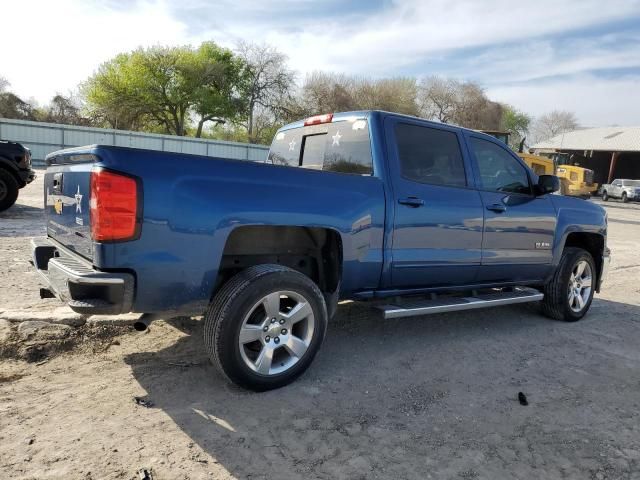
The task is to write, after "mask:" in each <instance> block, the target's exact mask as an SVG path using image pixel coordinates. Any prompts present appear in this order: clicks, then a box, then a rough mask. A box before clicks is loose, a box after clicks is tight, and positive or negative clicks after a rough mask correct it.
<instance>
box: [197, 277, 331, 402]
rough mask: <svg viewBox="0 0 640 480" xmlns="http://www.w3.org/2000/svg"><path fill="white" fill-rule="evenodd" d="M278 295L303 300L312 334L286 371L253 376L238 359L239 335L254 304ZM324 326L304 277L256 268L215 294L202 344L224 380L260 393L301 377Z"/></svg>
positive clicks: (320, 304) (314, 291)
mask: <svg viewBox="0 0 640 480" xmlns="http://www.w3.org/2000/svg"><path fill="white" fill-rule="evenodd" d="M282 290H286V291H291V292H294V293H296V294H298V295H301V296H302V297H304V299H305V300H306V301H307V303H308V304H309V306H310V307H311V310H312V312H313V316H314V328H313V334H312V336H311V340H310V343H309V345H308V347H307V350H306V351H305V353H304V354H303V355H302V356H301V358H299V359H298V360H297V362H296V363H295V364H293V365H292V366H291V367H290V368H289V369H288V370H285V371H284V372H282V373H277V374H269V375H264V374H259V373H257V372H256V371H254V370H252V369H251V368H250V367H249V366H248V365H247V364H246V363H245V360H243V357H242V353H241V352H240V349H241V348H242V347H240V345H239V335H240V330H241V328H242V324H243V320H244V318H245V316H246V315H248V314H249V313H250V312H251V310H252V308H254V307H255V305H256V303H257V302H260V300H261V299H262V298H263V297H265V296H266V295H268V294H269V293H271V292H276V291H282ZM327 322H328V316H327V308H326V305H325V301H324V298H323V296H322V292H321V291H320V289H319V288H318V287H317V285H316V284H315V283H314V282H313V281H312V280H311V279H310V278H309V277H307V276H306V275H303V274H302V273H300V272H297V271H295V270H292V269H290V268H287V267H283V266H281V265H258V266H255V267H250V268H248V269H246V270H243V271H242V272H240V273H238V274H237V275H235V276H234V277H233V278H231V279H230V280H229V281H228V282H227V283H226V284H225V285H224V286H223V287H222V288H221V289H220V291H219V292H218V293H217V294H216V295H215V297H214V299H213V301H212V302H211V304H210V305H209V308H208V310H207V313H206V315H205V325H204V343H205V346H206V349H207V352H208V354H209V357H210V358H211V361H212V362H213V364H214V365H215V366H216V367H217V368H218V369H219V370H220V372H222V373H223V374H224V375H225V376H226V377H227V378H228V379H229V380H230V381H232V382H233V383H235V384H237V385H239V386H241V387H244V388H247V389H250V390H254V391H258V392H260V391H265V390H271V389H274V388H280V387H283V386H285V385H287V384H289V383H291V382H293V381H294V380H295V379H296V378H298V377H299V376H300V375H301V374H302V373H304V371H305V370H306V369H307V368H308V367H309V365H310V364H311V362H312V361H313V359H314V357H315V355H316V353H317V352H318V350H319V349H320V346H321V345H322V341H323V340H324V336H325V333H326V330H327ZM265 328H266V327H265ZM291 334H292V335H293V332H291ZM263 348H264V347H263Z"/></svg>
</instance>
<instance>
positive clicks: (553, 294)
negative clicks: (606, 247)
mask: <svg viewBox="0 0 640 480" xmlns="http://www.w3.org/2000/svg"><path fill="white" fill-rule="evenodd" d="M595 272H596V267H595V263H594V261H593V257H592V256H591V254H590V253H589V252H587V251H586V250H583V249H582V248H575V247H567V248H565V249H564V252H562V258H561V259H560V264H559V265H558V268H557V269H556V271H555V273H554V274H553V278H552V279H551V281H549V283H547V284H546V285H545V287H544V299H543V300H542V312H543V313H544V314H545V315H547V316H548V317H551V318H554V319H556V320H564V321H566V322H575V321H578V320H580V319H581V318H582V317H584V316H585V314H586V313H587V311H588V310H589V307H590V306H591V301H592V300H593V294H594V291H595V290H594V287H595V282H596V276H595Z"/></svg>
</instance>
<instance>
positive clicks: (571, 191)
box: [483, 130, 598, 197]
mask: <svg viewBox="0 0 640 480" xmlns="http://www.w3.org/2000/svg"><path fill="white" fill-rule="evenodd" d="M483 133H486V134H487V135H491V136H492V137H495V138H497V139H498V140H500V141H502V142H504V143H506V144H507V145H509V132H502V131H496V130H489V131H488V130H483ZM523 147H524V139H523V140H522V142H520V148H519V149H518V152H517V154H518V156H519V157H520V158H521V159H522V160H524V162H525V163H526V164H527V165H529V168H531V170H533V172H534V173H535V174H536V175H556V176H557V177H559V178H560V193H562V195H570V196H572V197H589V196H591V195H592V194H593V193H594V192H596V191H597V190H598V184H597V183H593V170H589V169H588V168H583V167H578V166H577V165H569V164H567V163H566V162H568V161H569V158H568V157H567V155H566V154H561V153H555V152H553V153H551V152H550V153H544V154H542V155H534V154H532V153H524V152H523V151H522V150H523Z"/></svg>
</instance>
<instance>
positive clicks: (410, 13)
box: [0, 0, 640, 124]
mask: <svg viewBox="0 0 640 480" xmlns="http://www.w3.org/2000/svg"><path fill="white" fill-rule="evenodd" d="M383 5H384V6H383V7H381V8H380V9H377V10H375V11H374V10H371V11H367V10H366V9H365V10H363V11H358V8H356V7H354V4H346V3H344V2H343V1H340V0H326V1H324V2H318V1H317V0H313V1H312V0H304V1H293V0H282V1H280V2H277V3H273V2H264V1H259V0H245V1H241V0H220V1H217V2H210V1H207V0H174V1H170V0H140V1H127V0H57V1H55V2H54V1H50V0H40V1H38V0H20V1H14V0H11V1H6V2H3V7H2V14H3V17H4V18H11V19H16V18H17V19H22V21H10V22H6V23H4V24H3V38H4V39H14V40H13V41H11V42H7V41H6V40H5V41H3V43H2V45H1V46H0V58H1V59H2V63H1V64H0V75H3V76H6V77H7V78H8V79H9V80H10V81H11V83H12V86H13V89H14V90H15V91H16V92H17V93H18V94H20V95H21V96H23V97H26V98H29V97H32V96H34V97H35V98H36V99H37V100H38V101H40V102H46V101H48V100H49V99H50V98H51V96H52V95H53V94H55V93H56V92H57V91H61V92H66V91H68V90H70V89H73V88H75V87H76V86H77V85H78V83H79V82H81V81H83V80H84V79H86V78H87V77H88V76H89V75H90V74H91V73H92V72H93V71H94V70H95V69H96V68H97V67H98V65H99V64H100V63H101V62H103V61H105V60H107V59H109V58H111V57H113V56H114V55H115V54H116V53H119V52H122V51H128V50H131V49H134V48H136V47H138V46H149V45H154V44H165V45H167V44H185V43H192V44H196V43H199V42H200V41H202V40H206V39H213V40H215V41H217V42H219V43H221V44H222V45H225V46H229V47H231V46H233V45H234V44H235V42H236V41H237V40H239V39H244V40H249V41H257V42H268V43H271V44H273V45H274V46H276V47H277V48H279V49H280V50H281V51H283V52H285V53H286V54H287V55H289V58H290V65H291V67H292V68H294V69H295V70H297V71H298V72H299V73H301V74H304V73H306V72H309V71H312V70H317V69H323V70H334V71H340V72H346V73H353V74H362V75H374V76H387V75H402V74H403V73H406V72H410V73H411V74H421V73H424V74H434V73H440V74H443V75H452V76H455V77H458V78H462V79H475V80H478V81H480V82H481V83H483V84H484V85H486V86H487V87H488V89H489V92H490V93H491V94H493V95H496V96H497V98H498V99H505V100H508V99H513V100H509V101H512V103H514V104H516V105H519V106H521V108H530V109H531V111H532V112H534V113H538V111H539V110H540V108H539V106H540V105H545V106H546V105H549V107H550V108H548V109H551V108H559V109H569V110H575V111H576V113H577V114H578V116H579V117H580V119H581V121H583V122H584V123H592V124H603V123H604V124H606V123H613V122H616V121H617V122H619V123H623V120H621V119H622V118H624V119H627V120H629V121H631V120H632V119H633V117H634V113H635V112H637V111H638V110H637V108H636V109H635V112H634V111H632V110H631V109H630V107H629V105H630V104H633V101H631V102H622V101H618V100H616V101H614V102H613V104H614V105H615V106H616V107H615V108H612V107H607V105H608V104H609V102H608V101H607V98H608V97H609V96H610V95H611V94H610V93H609V90H610V89H607V88H606V86H607V85H612V86H613V85H621V82H622V84H624V86H625V88H632V89H633V90H635V91H637V90H638V87H640V83H639V82H638V78H637V77H635V78H634V77H628V78H626V79H624V80H621V79H618V80H605V79H602V78H600V79H598V78H596V77H592V76H590V75H591V74H590V72H592V71H593V70H597V69H600V68H602V67H603V66H604V67H606V68H609V69H610V68H619V69H620V68H626V69H639V68H640V54H638V52H639V51H640V48H638V47H639V45H640V38H638V37H640V36H639V35H637V34H636V35H635V37H633V36H632V35H630V34H627V36H626V37H624V38H623V37H622V36H621V35H617V34H616V33H615V32H614V33H613V34H611V33H610V34H607V35H604V34H603V35H601V36H595V37H594V36H593V35H586V33H588V32H591V31H593V29H594V28H598V26H608V27H607V28H608V29H609V30H611V29H612V27H611V25H615V24H616V22H622V21H629V19H632V18H636V19H638V18H640V0H610V1H608V2H607V3H606V4H603V3H602V2H601V0H566V1H561V2H559V1H557V0H538V1H537V2H535V3H533V2H513V1H512V0H491V1H485V2H478V1H475V0H458V1H457V2H452V1H451V0H425V1H421V0H407V1H402V2H401V1H399V0H397V1H391V2H387V3H383ZM580 31H582V32H583V34H577V33H575V32H580ZM568 32H574V35H572V36H569V37H566V38H567V39H566V40H564V41H563V42H558V41H557V38H558V36H559V35H562V34H565V33H568ZM470 52H473V54H472V53H470ZM427 70H428V71H427ZM585 75H586V76H585ZM548 76H559V78H558V79H556V80H554V81H553V82H551V83H550V82H549V81H546V82H544V83H542V84H538V83H535V82H532V80H534V79H541V78H544V77H548ZM616 82H617V83H616ZM578 91H579V92H583V93H585V94H586V95H588V97H585V98H588V99H589V100H591V102H592V103H593V104H598V105H600V106H601V107H602V108H603V109H604V110H602V111H601V114H600V115H597V114H596V113H597V112H596V111H592V108H591V107H590V106H589V105H586V104H585V103H590V102H585V101H583V102H577V101H573V100H571V99H572V98H573V96H572V95H571V94H572V92H578ZM543 92H544V93H543ZM559 92H563V94H560V93H559ZM594 95H602V96H601V97H597V98H594ZM534 99H535V100H534ZM551 99H553V100H551ZM515 100H517V101H515ZM526 106H530V107H526ZM545 108H546V107H545ZM617 108H619V109H620V110H616V109H617ZM597 117H599V118H600V119H601V121H600V122H598V121H597ZM627 120H625V122H626V121H627ZM633 123H639V122H638V120H635V121H634V122H633Z"/></svg>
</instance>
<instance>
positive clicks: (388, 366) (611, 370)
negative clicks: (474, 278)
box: [0, 179, 640, 479]
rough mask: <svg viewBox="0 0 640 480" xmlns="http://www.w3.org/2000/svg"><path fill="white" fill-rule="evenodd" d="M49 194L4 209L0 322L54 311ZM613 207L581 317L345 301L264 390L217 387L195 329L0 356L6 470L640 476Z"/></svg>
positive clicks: (633, 300)
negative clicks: (389, 312)
mask: <svg viewBox="0 0 640 480" xmlns="http://www.w3.org/2000/svg"><path fill="white" fill-rule="evenodd" d="M41 191H42V184H41V179H40V180H38V181H37V182H36V183H35V184H34V185H31V186H29V187H28V188H27V189H26V190H24V191H23V192H22V194H21V196H20V199H19V200H18V205H16V206H15V207H14V208H13V209H11V210H9V211H8V212H5V213H3V214H0V249H1V250H0V260H1V262H0V285H2V287H1V290H0V295H2V296H1V301H0V312H2V311H3V309H4V310H12V309H16V308H24V309H27V310H29V309H31V310H34V311H40V312H44V311H47V309H52V308H56V307H59V303H57V301H55V300H47V301H43V300H40V299H39V298H38V295H37V291H38V282H37V277H36V275H35V274H34V273H33V272H32V270H31V266H30V265H28V263H27V260H28V257H29V246H28V239H29V237H30V236H33V235H36V234H40V233H41V232H42V223H41V220H42V219H41V217H42V215H41V209H40V207H41V204H42V199H41V197H40V195H41ZM605 206H606V208H607V210H608V212H609V222H610V237H609V238H610V241H609V244H610V246H611V248H612V250H613V255H614V263H613V268H612V271H611V273H610V276H609V279H608V282H607V284H606V286H605V289H604V290H603V292H602V293H601V294H600V295H599V296H597V297H596V300H595V301H594V303H593V305H592V308H591V311H590V313H589V314H588V315H587V317H586V318H585V319H584V320H583V321H581V322H578V323H574V324H568V323H560V322H554V321H551V320H548V319H546V318H544V317H542V316H540V315H539V314H538V313H537V310H536V308H535V306H517V307H516V306H514V307H502V308H497V309H491V310H481V311H476V312H467V313H452V314H442V315H434V316H429V317H423V318H411V319H402V320H395V321H382V320H380V319H379V318H378V317H376V316H375V315H374V314H372V313H371V312H370V311H369V310H368V309H366V308H364V307H362V306H359V305H356V304H347V305H343V306H341V308H340V310H339V314H338V316H337V318H336V319H335V320H334V321H333V322H332V323H331V324H330V327H329V331H328V334H327V338H326V341H325V344H324V346H323V349H322V350H321V352H320V354H319V355H318V357H317V359H316V361H315V362H314V364H313V365H312V367H311V368H310V370H309V371H308V372H307V373H306V374H305V375H304V376H303V377H302V378H301V379H300V380H299V381H297V382H295V383H294V384H293V385H291V386H289V387H286V388H283V389H280V390H277V391H273V392H268V393H264V394H254V393H248V392H245V391H242V390H239V389H237V388H235V387H233V386H231V385H229V384H228V383H226V382H225V381H224V380H223V379H222V378H220V376H219V375H218V374H217V373H216V372H215V370H214V369H213V367H212V366H211V365H210V364H209V361H208V359H207V357H206V355H205V353H204V348H203V345H202V340H201V328H202V326H201V322H200V321H197V320H191V319H182V320H175V321H172V322H157V323H154V324H153V325H152V327H151V329H150V330H149V331H148V333H145V334H134V333H132V332H129V331H128V330H126V331H122V330H120V331H119V332H121V333H120V334H113V335H112V336H110V337H109V338H108V339H105V338H101V340H100V341H99V342H98V341H95V339H94V338H89V337H87V340H86V342H83V343H80V344H77V345H76V348H74V349H73V350H72V351H71V352H68V353H64V354H61V355H58V356H55V357H53V358H51V359H49V360H48V361H45V362H37V363H27V362H24V361H17V360H4V361H2V365H1V368H0V478H3V479H4V478H18V479H36V478H37V479H42V478H45V479H46V478H55V479H58V478H60V479H62V478H64V479H130V478H131V479H132V478H139V477H138V476H136V472H137V471H138V470H139V469H141V468H147V469H151V470H152V471H153V474H154V478H155V479H199V478H216V479H226V478H254V479H255V478H258V479H267V478H278V479H303V478H323V479H357V478H374V479H375V478H380V479H382V478H385V479H386V478H389V479H399V478H402V479H425V478H434V479H439V478H452V479H498V478H509V479H550V478H576V479H640V427H639V425H640V422H639V420H640V418H639V417H640V415H639V406H640V375H639V372H640V350H639V349H638V344H639V343H640V295H639V293H640V292H639V289H640V287H639V283H638V281H637V279H638V277H639V274H640V257H638V251H639V249H640V240H639V239H640V206H638V205H635V204H624V205H623V204H622V203H617V202H609V203H607V204H605ZM0 318H2V315H1V314H0ZM520 391H522V392H524V393H525V394H526V396H527V398H528V401H529V405H528V406H522V405H520V404H519V403H518V400H517V395H518V392H520ZM134 397H139V398H141V399H142V400H144V401H147V402H150V404H151V405H149V404H147V406H145V405H142V404H138V403H136V402H135V401H134ZM142 403H144V402H142Z"/></svg>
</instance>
